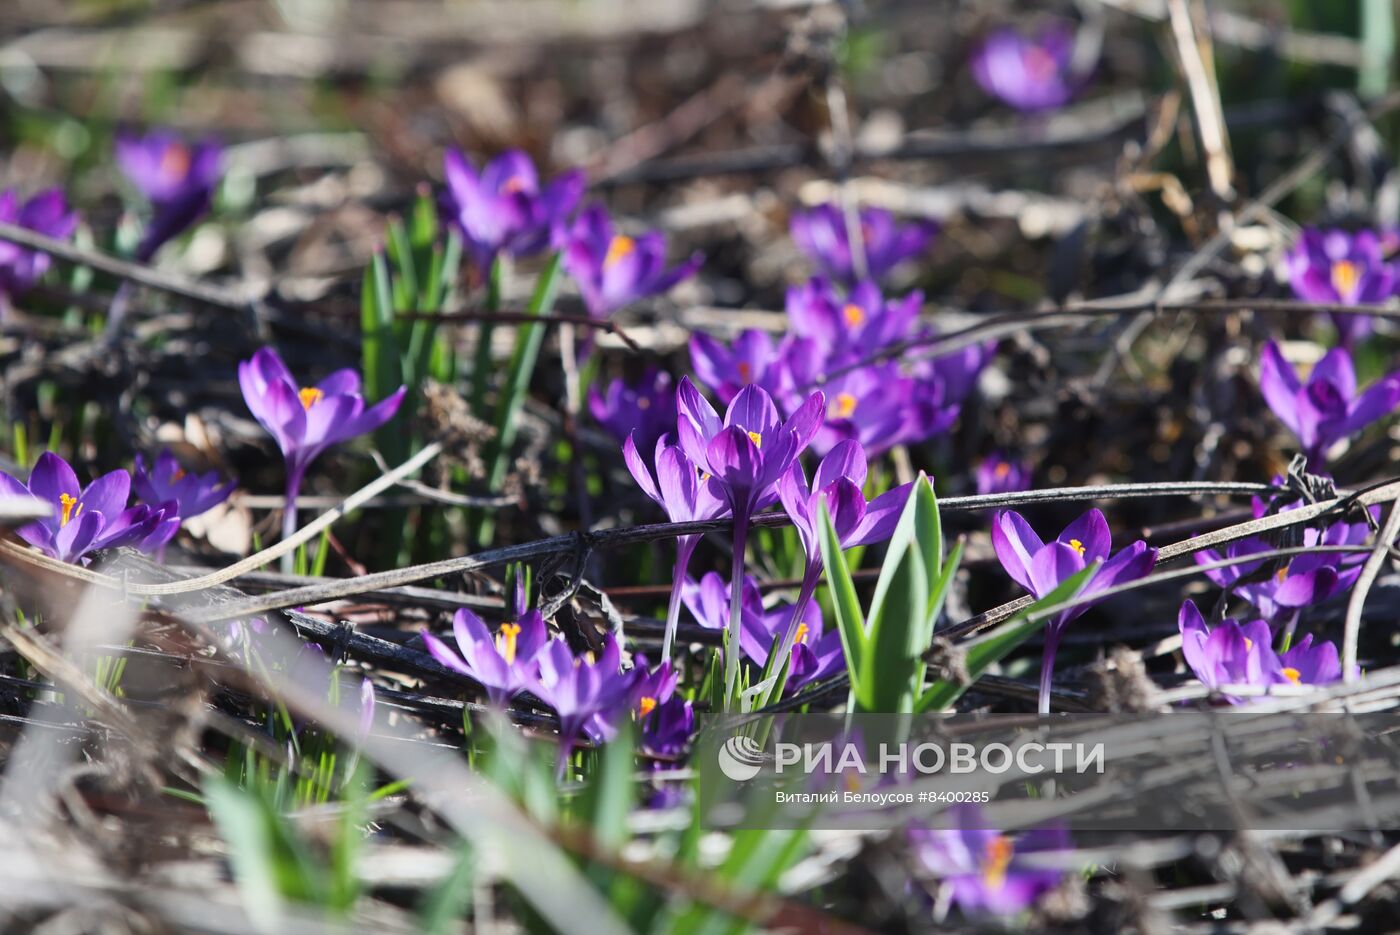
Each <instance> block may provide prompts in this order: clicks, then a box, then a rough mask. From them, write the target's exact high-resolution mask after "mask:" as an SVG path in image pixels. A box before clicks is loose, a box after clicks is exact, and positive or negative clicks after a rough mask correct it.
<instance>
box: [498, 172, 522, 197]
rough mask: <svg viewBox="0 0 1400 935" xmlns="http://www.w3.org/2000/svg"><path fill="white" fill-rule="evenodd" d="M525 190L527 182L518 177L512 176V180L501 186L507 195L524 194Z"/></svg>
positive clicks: (507, 180)
mask: <svg viewBox="0 0 1400 935" xmlns="http://www.w3.org/2000/svg"><path fill="white" fill-rule="evenodd" d="M524 190H525V180H524V179H522V178H521V177H520V176H518V175H512V176H511V177H510V178H508V179H506V181H505V184H504V185H502V186H501V191H502V192H504V193H505V194H507V195H514V194H515V193H516V192H523V191H524Z"/></svg>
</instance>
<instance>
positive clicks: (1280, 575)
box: [1274, 565, 1288, 584]
mask: <svg viewBox="0 0 1400 935" xmlns="http://www.w3.org/2000/svg"><path fill="white" fill-rule="evenodd" d="M1287 577H1288V566H1287V565H1284V566H1283V567H1282V568H1280V569H1279V570H1278V571H1276V572H1274V580H1275V581H1277V582H1278V583H1279V584H1283V579H1284V578H1287Z"/></svg>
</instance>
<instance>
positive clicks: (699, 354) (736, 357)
mask: <svg viewBox="0 0 1400 935" xmlns="http://www.w3.org/2000/svg"><path fill="white" fill-rule="evenodd" d="M783 362H784V348H783V347H779V346H777V345H775V344H774V343H773V338H772V336H770V335H769V334H768V333H767V332H766V331H759V330H758V329H756V328H750V329H748V330H746V331H742V332H740V333H739V336H738V337H736V338H735V339H734V343H733V344H731V345H729V346H726V345H724V344H723V343H722V342H720V341H718V340H716V339H715V338H713V337H711V336H710V335H708V334H705V333H704V332H700V331H697V332H696V333H695V334H692V335H691V336H690V365H691V367H692V368H693V369H694V370H695V376H696V377H698V378H699V380H700V382H701V383H703V384H704V385H705V386H708V387H709V388H710V389H712V390H714V392H715V395H716V396H718V397H719V398H720V400H721V401H722V402H724V403H726V404H727V403H728V402H729V401H730V400H732V399H733V398H734V397H735V396H738V395H739V391H740V390H742V389H743V388H744V387H746V386H757V387H761V388H762V389H764V390H766V391H767V392H768V393H769V394H770V395H772V394H775V393H777V392H778V390H779V386H780V385H781V378H782V366H783Z"/></svg>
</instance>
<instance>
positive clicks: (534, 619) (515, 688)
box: [423, 607, 549, 708]
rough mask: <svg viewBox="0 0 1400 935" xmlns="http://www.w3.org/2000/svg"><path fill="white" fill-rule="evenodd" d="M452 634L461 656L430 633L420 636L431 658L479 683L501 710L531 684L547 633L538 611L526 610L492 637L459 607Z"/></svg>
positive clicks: (453, 617) (465, 610) (464, 609)
mask: <svg viewBox="0 0 1400 935" xmlns="http://www.w3.org/2000/svg"><path fill="white" fill-rule="evenodd" d="M452 635H453V636H454V637H455V638H456V641H457V649H458V651H459V652H460V653H461V655H458V653H455V652H453V651H452V649H451V648H450V647H449V646H448V645H447V644H446V643H444V642H443V641H442V640H440V639H438V638H437V637H436V636H433V635H432V634H431V633H424V634H423V642H424V644H425V645H426V646H427V647H428V652H429V653H430V654H431V655H432V657H433V658H434V659H436V660H437V661H438V662H440V663H442V664H443V665H445V666H447V667H448V668H449V669H452V670H453V671H455V672H460V673H462V674H463V675H465V676H467V677H468V678H470V679H474V680H475V681H477V682H480V683H481V687H482V688H484V689H486V697H487V698H488V699H489V700H490V702H491V703H492V704H493V705H495V706H497V707H501V708H503V707H505V706H506V703H507V702H509V701H510V699H511V698H513V697H515V695H517V694H519V693H520V692H522V691H524V690H525V689H527V688H530V687H531V686H532V685H534V679H535V669H536V661H537V659H536V657H538V656H539V654H540V650H541V649H542V648H543V647H544V644H545V640H546V639H547V638H548V636H549V630H548V628H547V627H546V626H545V623H544V618H543V617H541V616H540V613H539V611H537V610H529V611H525V612H524V613H522V614H521V615H520V618H519V619H518V620H517V621H516V622H515V623H503V624H501V627H500V629H499V630H498V631H496V633H495V634H492V633H491V631H490V630H488V629H487V628H486V624H485V623H482V621H481V618H480V617H478V616H477V615H476V614H474V613H472V612H471V611H470V610H468V609H467V608H465V607H462V608H459V609H458V610H457V612H456V613H455V614H453V615H452Z"/></svg>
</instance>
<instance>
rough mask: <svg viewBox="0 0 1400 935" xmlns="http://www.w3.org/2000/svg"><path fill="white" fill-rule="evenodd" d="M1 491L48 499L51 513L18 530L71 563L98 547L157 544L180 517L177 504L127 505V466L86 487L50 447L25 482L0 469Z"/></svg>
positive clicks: (31, 541) (60, 558) (109, 547)
mask: <svg viewBox="0 0 1400 935" xmlns="http://www.w3.org/2000/svg"><path fill="white" fill-rule="evenodd" d="M0 494H4V495H6V496H13V497H31V498H33V499H36V500H40V501H42V502H44V503H46V504H48V505H49V507H50V509H52V511H53V512H52V514H51V515H49V516H47V517H45V518H44V519H40V520H35V521H34V522H32V523H26V524H25V525H23V526H21V527H19V529H17V530H15V531H16V533H18V534H19V537H20V538H21V539H23V540H24V541H25V542H28V543H29V544H30V545H32V546H34V547H35V548H37V549H39V550H40V551H41V552H43V553H44V554H45V555H48V556H50V557H51V558H56V559H58V560H59V561H61V562H71V563H73V564H81V563H82V562H83V561H84V559H85V558H86V557H87V555H88V553H90V552H95V551H97V550H98V549H113V548H116V547H118V546H123V545H129V546H135V547H137V548H142V549H151V548H154V547H156V546H157V545H159V544H160V543H161V542H164V541H167V540H168V538H169V536H167V535H165V534H166V533H167V532H169V534H170V535H174V529H175V527H178V525H179V523H180V520H179V517H177V516H175V515H173V510H172V513H171V515H167V514H166V512H165V510H164V509H163V508H162V509H153V508H151V507H149V506H147V505H145V504H142V505H138V506H133V507H130V508H128V507H127V505H126V501H127V499H128V498H129V497H130V495H131V475H130V474H128V473H127V472H126V471H121V470H117V471H112V472H111V473H109V474H104V475H102V476H101V477H99V478H97V480H95V481H93V482H92V483H90V484H88V485H87V486H86V487H82V486H80V485H79V484H78V476H77V475H76V474H75V473H73V469H72V468H71V467H70V466H69V465H68V462H67V461H64V460H63V459H62V458H60V457H59V456H58V455H56V454H54V453H53V452H51V451H46V452H44V453H43V454H42V455H40V456H39V460H38V461H37V462H35V464H34V469H33V470H32V471H30V472H29V482H28V483H27V484H25V483H21V482H20V481H18V480H16V479H15V478H13V477H11V476H10V475H8V474H0ZM162 536H164V537H165V538H161V537H162ZM157 540H159V541H157Z"/></svg>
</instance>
